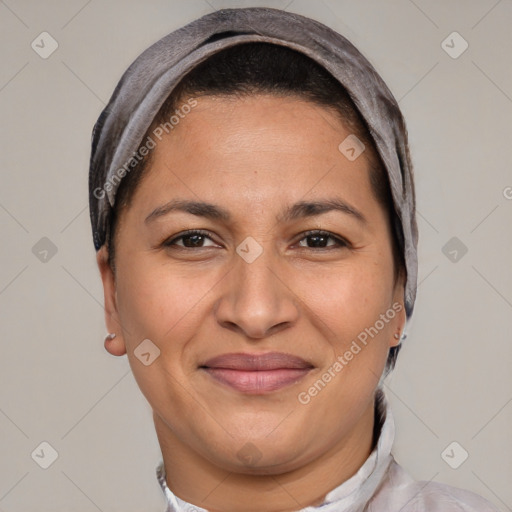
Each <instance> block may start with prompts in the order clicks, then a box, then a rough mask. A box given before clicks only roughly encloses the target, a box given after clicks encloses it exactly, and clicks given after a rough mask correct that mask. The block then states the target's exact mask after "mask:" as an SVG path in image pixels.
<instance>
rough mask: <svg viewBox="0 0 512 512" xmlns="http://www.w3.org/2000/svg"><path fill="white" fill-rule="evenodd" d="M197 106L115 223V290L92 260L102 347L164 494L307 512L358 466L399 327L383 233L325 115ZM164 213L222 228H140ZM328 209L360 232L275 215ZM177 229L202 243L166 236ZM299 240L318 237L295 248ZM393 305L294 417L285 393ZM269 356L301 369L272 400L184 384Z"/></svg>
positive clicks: (236, 101) (289, 102)
mask: <svg viewBox="0 0 512 512" xmlns="http://www.w3.org/2000/svg"><path fill="white" fill-rule="evenodd" d="M197 100H198V105H197V107H195V108H194V109H193V110H192V111H191V112H190V113H189V114H188V115H187V116H186V117H185V118H184V119H182V120H181V121H180V123H179V124H178V125H177V126H176V127H175V128H174V130H173V131H172V132H170V134H169V135H166V136H165V138H163V139H162V141H161V142H160V143H159V144H158V145H157V147H156V148H155V149H154V152H155V153H154V154H153V157H154V158H153V161H152V164H151V167H150V168H149V170H148V174H147V175H146V176H145V177H144V179H143V180H142V182H141V183H140V184H139V186H138V188H137V190H136V191H135V194H134V197H133V202H132V204H131V205H130V207H129V208H128V209H127V210H126V211H125V212H123V215H122V217H121V222H120V225H119V231H118V236H117V238H116V275H115V276H114V274H113V272H112V270H111V269H110V267H109V265H108V264H107V252H106V248H105V246H104V247H102V248H101V249H100V251H99V252H98V254H97V262H98V266H99V269H100V273H101V277H102V281H103V286H104V295H105V318H106V324H107V328H108V331H109V332H115V333H116V334H117V336H116V338H115V339H114V340H112V341H108V342H106V343H105V348H106V350H107V351H108V352H109V353H111V354H113V355H116V356H122V355H124V354H127V355H128V360H129V363H130V365H131V368H132V371H133V374H134V377H135V379H136V381H137V383H138V385H139V387H140V389H141V391H142V393H143V394H144V396H145V397H146V399H147V400H148V402H149V404H150V405H151V407H152V409H153V419H154V422H155V428H156V432H157V436H158V440H159V443H160V446H161V450H162V456H163V460H164V464H165V469H166V472H167V484H168V486H169V488H170V489H171V490H172V491H173V492H174V493H175V494H176V495H177V496H179V497H180V498H182V499H184V500H186V501H188V502H190V503H192V504H194V505H197V506H200V507H203V508H205V509H207V510H209V511H213V512H226V511H233V510H236V511H237V512H253V511H254V512H256V511H258V512H262V511H267V512H278V511H279V512H283V511H294V510H299V509H301V508H304V507H306V506H308V505H318V504H320V503H321V502H322V500H323V498H324V497H325V495H326V494H327V493H328V492H329V491H330V490H332V489H333V488H335V487H336V486H338V485H339V484H341V483H342V482H344V481H345V480H347V479H348V478H350V477H351V476H353V475H354V474H355V472H356V471H357V470H358V469H359V467H360V466H361V465H362V464H363V462H364V461H365V460H366V458H367V457H368V455H369V454H370V452H371V448H372V432H373V424H374V393H375V390H376V386H377V384H378V381H379V378H380V376H381V374H382V372H383V370H384V367H385V363H386V358H387V355H388V350H389V348H390V347H392V346H395V345H397V344H398V343H399V341H397V339H395V337H394V334H395V333H400V332H401V331H402V330H403V327H404V324H405V310H404V307H403V306H404V303H403V300H404V279H403V276H400V278H399V279H398V280H397V282H396V284H395V280H394V274H393V257H392V245H391V244H392V238H391V231H390V229H391V228H390V225H389V221H388V217H387V214H386V212H385V211H384V209H383V207H382V206H381V205H380V203H378V201H377V199H376V198H375V196H374V194H373V192H372V189H371V185H370V181H369V171H368V159H367V156H366V154H365V153H363V154H362V155H361V156H360V157H359V158H357V159H356V160H355V161H352V162H351V161H349V160H348V159H347V158H346V157H345V156H344V155H343V154H342V153H341V152H340V151H339V149H338V146H339V144H340V143H341V142H342V141H343V140H344V139H345V138H346V137H347V136H348V135H350V132H349V131H348V130H347V129H346V128H345V126H344V125H343V124H342V123H341V121H340V120H339V118H338V116H337V115H336V114H335V113H334V112H333V111H331V110H329V109H328V108H326V107H322V106H318V105H315V104H313V103H310V102H307V101H303V100H301V99H299V98H295V97H288V98H282V97H277V96H272V95H263V94H261V95H256V96H251V97H248V98H243V99H241V98H235V97H211V96H204V97H199V98H197ZM178 198H179V199H183V200H192V201H202V202H208V203H212V204H214V205H217V206H219V207H222V208H224V209H226V210H228V212H229V214H230V220H224V219H219V218H217V219H215V218H209V217H205V216H197V215H194V214H191V213H187V212H182V211H171V212H169V213H167V214H166V215H162V216H158V217H154V218H153V219H152V220H148V221H147V222H145V219H146V218H147V217H148V215H150V213H151V212H153V211H154V210H155V209H156V208H157V207H160V206H162V205H164V204H166V203H167V202H168V201H170V200H172V199H178ZM333 198H337V199H341V200H343V201H344V202H345V203H347V204H349V205H350V206H351V207H352V208H354V209H357V210H358V211H359V212H360V213H361V214H362V215H363V216H364V218H365V222H362V221H361V220H359V219H358V218H356V216H354V215H351V214H347V213H345V212H342V211H338V210H331V211H328V212H324V213H321V214H318V215H315V216H311V217H310V216H307V217H302V218H296V219H294V220H289V219H288V220H286V219H283V218H280V217H279V216H280V215H281V216H282V214H283V212H284V211H285V210H286V208H288V207H289V206H291V205H293V204H294V203H296V202H298V201H308V202H310V201H320V200H326V199H333ZM189 229H200V230H207V231H208V232H210V233H211V237H208V236H206V237H199V238H198V237H194V236H192V237H188V238H186V237H185V238H179V235H182V234H183V231H186V230H189ZM316 229H321V230H325V231H328V232H329V233H330V234H332V236H333V237H334V238H330V237H325V238H322V237H318V236H316V235H313V236H308V237H305V235H304V232H305V231H308V230H316ZM247 237H252V238H253V239H254V240H255V241H256V242H257V243H258V244H259V245H260V246H261V247H262V249H263V252H262V254H261V255H260V256H259V257H257V258H256V259H255V260H254V261H253V262H252V263H248V262H247V261H246V260H245V259H243V258H242V257H241V256H240V255H239V254H238V253H237V251H236V249H237V247H238V246H239V245H240V244H241V243H242V242H243V241H244V240H245V239H246V238H247ZM337 238H338V239H341V240H342V242H340V243H337V241H336V239H337ZM343 240H344V241H345V242H344V243H343ZM166 241H167V242H171V243H170V244H169V245H168V246H165V245H163V244H164V243H165V242H166ZM394 303H395V304H396V303H399V304H400V305H401V311H400V312H399V313H397V314H396V315H395V316H394V318H393V319H392V320H389V322H387V323H386V324H385V326H384V328H383V329H382V330H380V331H379V333H378V335H376V336H375V337H373V338H372V339H370V340H371V341H370V342H369V343H368V344H367V346H366V347H364V348H363V350H361V352H359V353H358V354H357V355H355V356H354V358H353V359H352V360H351V361H350V362H349V364H347V365H346V366H345V367H344V368H343V370H342V371H340V372H339V373H337V374H336V376H335V377H334V378H332V380H331V381H330V382H329V383H328V384H327V385H326V386H325V387H324V388H323V389H322V390H321V391H320V392H318V394H317V395H316V396H314V397H312V398H311V400H310V402H309V403H307V404H302V403H300V402H299V400H298V396H299V393H301V392H304V391H306V392H307V391H308V389H309V388H310V387H311V386H312V385H313V384H314V383H315V382H316V381H318V379H319V378H321V377H322V375H323V374H324V373H325V372H326V371H327V369H328V368H329V367H332V365H333V363H334V361H335V359H336V357H338V356H342V355H343V354H344V353H345V352H346V350H347V349H348V348H349V346H350V344H351V343H352V341H353V340H354V339H356V338H357V336H358V334H359V333H361V332H362V331H364V330H365V328H368V327H370V326H373V325H374V324H375V322H376V321H377V320H378V319H379V318H380V315H381V314H383V313H386V311H388V310H390V308H392V305H393V304H394ZM145 339H150V340H151V341H152V342H153V343H154V344H155V345H156V346H157V347H158V348H159V349H160V356H159V357H157V358H156V359H155V360H154V361H153V362H152V363H151V364H150V365H148V366H145V365H144V364H142V363H141V361H140V360H139V359H138V358H137V357H136V356H135V354H134V350H135V349H136V348H137V346H138V345H139V344H140V343H141V342H142V340H145ZM275 351H277V352H285V353H288V354H293V355H295V356H299V357H301V358H302V359H304V360H306V361H308V362H309V363H310V364H311V365H312V366H313V369H312V370H311V371H310V372H309V373H308V374H307V375H306V376H305V377H303V378H302V379H301V380H299V381H298V382H295V383H292V384H290V385H288V386H286V387H284V388H282V389H279V390H277V391H273V392H270V393H262V394H251V395H248V394H244V393H242V392H239V391H235V390H234V389H232V388H230V387H228V386H226V385H224V384H222V383H220V382H218V381H216V380H214V379H213V378H211V377H210V376H209V375H208V374H207V373H206V372H205V371H204V370H203V369H201V368H200V366H201V364H203V363H204V362H205V361H207V360H208V359H210V358H212V357H214V356H218V355H221V354H226V353H234V352H244V353H251V354H263V353H266V352H275ZM240 450H242V451H240ZM240 454H245V455H247V454H249V457H248V458H247V457H242V456H241V455H240Z"/></svg>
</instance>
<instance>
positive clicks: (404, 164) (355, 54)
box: [89, 7, 418, 317]
mask: <svg viewBox="0 0 512 512" xmlns="http://www.w3.org/2000/svg"><path fill="white" fill-rule="evenodd" d="M246 42H267V43H274V44H277V45H282V46H287V47H289V48H291V49H294V50H296V51H299V52H301V53H303V54H305V55H307V56H308V57H310V58H311V59H313V60H314V61H316V62H317V63H319V64H320V65H322V66H323V67H324V68H325V69H326V70H327V71H329V72H330V73H331V74H332V75H333V76H334V77H335V78H336V79H337V80H338V81H339V82H340V83H341V84H342V85H343V86H344V87H345V89H346V90H347V92H348V93H349V95H350V97H351V98H352V100H353V102H354V104H355V105H356V107H357V109H358V110H359V112H360V114H361V115H362V117H363V119H364V120H365V121H366V123H367V125H368V127H369V130H370V134H371V136H372V137H373V140H374V141H375V145H376V148H377V151H378V153H379V155H380V157H381V159H382V162H383V164H384V166H385V168H386V170H387V172H388V176H389V180H390V184H391V192H392V196H393V202H394V206H395V211H396V214H397V215H396V218H395V223H396V224H397V227H398V228H399V229H398V233H399V242H400V245H401V249H402V251H403V254H404V258H405V263H406V270H407V282H406V288H405V299H404V300H405V309H406V313H407V317H410V316H411V314H412V311H413V307H414V301H415V298H416V286H417V274H418V269H417V267H418V262H417V242H418V232H417V225H416V216H415V192H414V184H413V180H412V168H411V164H410V159H409V154H408V148H407V132H406V128H405V122H404V120H403V117H402V114H401V112H400V109H399V107H398V104H397V102H396V100H395V98H394V97H393V95H392V93H391V92H390V90H389V89H388V87H387V86H386V84H385V83H384V81H383V80H382V79H381V78H380V76H379V75H378V74H377V72H376V71H375V69H374V68H373V67H372V65H371V64H370V63H369V62H368V60H366V58H365V57H364V56H363V55H362V54H361V53H360V52H359V51H358V50H357V49H356V48H355V47H354V46H353V45H352V44H351V43H350V42H349V41H348V40H347V39H345V38H344V37H343V36H341V35H340V34H338V33H337V32H335V31H333V30H331V29H330V28H329V27H327V26H325V25H323V24H321V23H319V22H317V21H314V20H312V19H309V18H306V17H304V16H300V15H298V14H294V13H290V12H286V11H280V10H277V9H271V8H257V7H253V8H241V9H223V10H220V11H216V12H214V13H212V14H208V15H206V16H203V17H202V18H199V19H197V20H195V21H193V22H191V23H189V24H188V25H186V26H184V27H182V28H180V29H179V30H176V31H175V32H172V33H171V34H169V35H167V36H165V37H164V38H162V39H160V40H159V41H158V42H156V43H155V44H153V45H152V46H151V47H149V48H148V49H147V50H145V51H144V52H143V53H142V54H141V55H140V56H139V57H138V58H137V59H136V60H135V61H134V62H133V63H132V64H131V66H130V67H129V68H128V69H127V70H126V72H125V73H124V75H123V76H122V78H121V80H120V81H119V83H118V85H117V87H116V89H115V91H114V93H113V94H112V97H111V99H110V101H109V103H108V105H107V106H106V108H105V109H104V110H103V112H102V113H101V115H100V117H99V119H98V121H97V122H96V125H95V126H94V130H93V136H92V152H91V160H90V172H89V207H90V215H91V223H92V231H93V238H94V246H95V248H96V250H99V248H100V247H101V246H102V245H103V244H104V243H105V241H106V234H107V227H108V225H109V222H110V215H111V212H112V207H113V205H114V201H115V196H116V192H117V190H118V188H119V183H120V182H121V179H122V178H123V176H125V175H126V174H127V173H128V172H130V170H131V168H130V166H132V165H134V164H135V163H136V161H135V160H134V154H135V153H136V151H137V149H138V147H139V145H140V143H141V142H142V140H143V138H144V135H145V134H146V131H147V129H148V128H149V127H150V125H151V123H152V121H153V119H154V117H155V116H156V114H157V113H158V111H159V109H160V107H161V106H162V104H163V103H164V102H165V100H166V99H167V97H168V96H169V94H170V93H171V91H172V90H173V89H174V87H175V86H176V85H177V83H178V82H179V81H180V80H181V78H183V76H184V75H185V74H186V73H187V72H189V71H190V70H191V69H192V68H194V67H195V66H196V65H197V64H199V63H200V62H202V61H204V60H206V59H207V58H208V57H210V56H211V55H212V54H214V53H216V52H218V51H220V50H222V49H224V48H228V47H230V46H233V45H236V44H240V43H246ZM402 234H403V236H402Z"/></svg>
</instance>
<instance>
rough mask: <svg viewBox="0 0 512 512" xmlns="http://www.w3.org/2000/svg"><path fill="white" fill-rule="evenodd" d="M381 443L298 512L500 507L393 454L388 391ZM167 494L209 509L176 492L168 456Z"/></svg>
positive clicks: (476, 511) (381, 410) (160, 469)
mask: <svg viewBox="0 0 512 512" xmlns="http://www.w3.org/2000/svg"><path fill="white" fill-rule="evenodd" d="M375 412H376V416H375V418H376V423H377V431H378V437H377V443H376V445H375V448H374V449H373V451H372V453H371V454H370V456H369V457H368V458H367V459H366V461H365V462H364V463H363V465H362V466H361V467H360V468H359V470H358V471H357V473H356V474H355V475H353V476H352V477H351V478H349V479H348V480H346V481H345V482H343V483H342V484H341V485H339V486H338V487H336V488H335V489H333V490H332V491H330V492H329V493H327V495H326V496H325V499H324V502H323V503H322V505H318V506H310V507H306V508H304V509H301V510H299V511H297V512H427V511H428V512H499V510H498V509H497V508H496V507H495V506H494V505H492V504H491V503H489V502H488V501H486V500H485V499H484V498H482V497H480V496H478V495H477V494H475V493H473V492H470V491H466V490H463V489H458V488H456V487H452V486H450V485H446V484H442V483H438V482H432V481H430V482H427V481H416V480H414V479H413V478H412V477H411V476H410V474H409V473H407V471H405V470H404V469H403V468H402V467H401V466H400V465H399V464H398V463H397V462H396V461H395V459H394V458H393V456H392V455H391V448H392V446H393V442H394V437H395V424H394V420H393V416H392V414H391V409H390V406H389V403H388V402H387V400H386V399H385V395H384V391H383V390H382V389H380V388H379V389H378V390H377V394H376V400H375ZM156 474H157V479H158V482H159V484H160V486H161V488H162V491H163V492H164V495H165V498H166V500H167V508H166V509H165V512H191V511H193V512H208V511H207V510H206V509H204V508H201V507H199V506H198V505H192V504H191V503H188V502H186V501H184V500H182V499H180V498H178V497H177V496H175V495H174V494H173V492H172V491H171V490H170V489H169V487H168V486H167V483H166V480H165V474H166V473H165V467H164V463H163V460H162V461H161V462H160V463H159V464H158V466H157V468H156Z"/></svg>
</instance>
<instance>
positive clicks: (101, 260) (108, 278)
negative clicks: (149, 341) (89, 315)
mask: <svg viewBox="0 0 512 512" xmlns="http://www.w3.org/2000/svg"><path fill="white" fill-rule="evenodd" d="M96 262H97V263H98V268H99V271H100V274H101V280H102V282H103V295H104V300H105V325H106V327H107V331H108V332H109V333H115V334H116V337H115V338H114V339H113V340H106V341H105V350H106V351H107V352H109V353H110V354H112V355H113V356H122V355H124V354H126V345H125V342H124V338H123V330H122V328H121V322H120V320H119V313H118V310H117V290H116V282H115V276H114V272H113V271H112V268H111V267H110V265H109V263H108V250H107V248H106V246H105V245H103V246H102V247H101V248H100V249H99V251H98V252H97V253H96Z"/></svg>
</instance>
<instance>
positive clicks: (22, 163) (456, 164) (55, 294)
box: [0, 0, 512, 512]
mask: <svg viewBox="0 0 512 512" xmlns="http://www.w3.org/2000/svg"><path fill="white" fill-rule="evenodd" d="M249 5H251V6H257V5H265V6H271V7H278V8H286V9H287V10H290V11H293V12H297V13H300V14H304V15H307V16H310V17H313V18H316V19H318V20H319V21H321V22H323V23H325V24H327V25H328V26H330V27H332V28H334V29H336V30H338V31H339V32H341V33H342V34H344V35H345V36H347V37H348V38H349V39H350V40H351V41H352V42H353V43H354V44H355V45H356V46H357V47H358V48H359V49H360V50H361V51H362V52H363V53H364V54H365V55H366V56H367V57H368V58H369V59H370V60H371V62H372V63H373V64H374V65H375V67H376V68H377V70H378V71H379V72H380V73H381V74H382V76H383V78H384V80H386V82H387V83H388V84H389V86H390V88H391V90H392V91H393V93H394V94H395V96H396V97H397V99H399V102H400V105H401V107H402V109H403V112H404V114H405V117H406V119H407V121H408V127H409V132H410V138H411V149H412V154H413V160H414V163H415V172H416V184H417V194H418V223H419V229H420V246H419V255H420V257H419V260H420V278H419V282H420V284H419V288H418V299H417V302H416V309H415V314H414V316H413V320H412V323H411V324H410V325H409V327H408V338H407V340H406V341H405V348H404V350H403V351H402V353H401V354H400V357H399V360H398V365H397V368H396V370H395V372H394V374H393V375H392V376H391V377H390V378H389V379H388V380H387V384H386V390H387V395H388V397H389V399H390V401H391V403H392V407H393V411H394V416H395V421H396V425H397V439H396V444H395V449H394V453H395V456H396V458H397V460H398V461H399V462H400V463H401V464H402V465H404V466H405V467H406V468H408V469H409V471H410V472H411V473H412V474H413V475H414V477H416V478H418V479H424V480H435V481H440V482H446V483H449V484H452V485H455V486H459V487H464V488H467V489H470V490H473V491H475V492H477V493H479V494H481V495H483V496H485V497H487V498H488V499H489V500H491V501H493V502H494V503H496V504H497V505H498V506H499V507H500V508H501V510H512V488H511V486H510V482H511V478H512V463H511V460H512V458H511V456H510V455H511V447H512V440H511V436H510V431H511V420H512V403H511V402H512V372H511V371H510V363H511V360H512V357H511V356H512V348H511V347H512V343H511V331H512V314H511V313H512V309H511V308H512V271H511V262H512V234H511V233H512V231H511V220H512V199H510V198H512V188H511V187H512V172H511V159H510V149H511V147H512V135H511V133H512V131H511V129H510V124H511V121H512V65H511V64H512V59H511V52H512V33H511V30H510V27H511V26H512V2H511V0H501V1H496V0H473V1H469V0H468V1H462V0H459V1H456V0H450V1H445V0H437V1H426V0H414V2H413V1H410V0H386V1H377V0H373V1H369V0H366V1H356V0H346V1H345V0H324V1H301V0H295V1H293V2H290V0H285V1H274V2H272V1H267V2H255V1H251V2H226V1H214V0H209V1H208V2H207V1H203V0H201V1H199V0H197V1H186V2H185V1H169V0H166V1H164V0H151V1H147V2H142V1H138V2H137V1H134V0H132V1H120V0H115V1H114V0H112V1H100V0H92V1H88V2H87V1H84V0H72V1H63V0H60V1H59V0H54V1H36V0H33V1H22V0H18V1H16V0H5V1H0V52H1V63H2V65H1V66H0V119H1V133H0V141H1V144H2V151H1V166H0V168H1V172H2V186H1V189H0V222H1V234H2V243H1V245H0V258H1V265H0V315H1V324H0V325H1V327H0V329H1V331H0V336H1V358H0V378H1V386H0V433H1V436H0V439H1V441H0V442H1V452H0V453H1V455H0V511H3V512H30V511H35V510H37V511H38V512H45V511H51V512H56V511H67V512H72V511H80V512H94V511H98V510H100V511H103V512H107V511H121V510H123V511H124V512H132V511H133V512H135V511H140V510H145V511H156V512H157V511H162V510H163V509H164V498H163V495H162V493H161V491H160V488H159V486H158V483H157V480H156V477H155V467H156V465H157V463H158V462H159V460H160V450H159V446H158V443H157V441H156V435H155V433H154V429H153V423H152V417H151V410H150V408H149V405H148V404H147V403H146V401H145V399H144V397H143V396H142V394H141V393H140V391H139V389H138V387H137V385H136V383H135V381H134V379H133V377H132V374H131V371H130V368H129V365H128V362H127V359H126V356H125V357H122V358H115V357H112V356H110V355H109V354H108V353H107V352H106V351H105V350H104V348H103V337H104V335H105V326H104V321H103V309H102V304H103V295H102V288H101V281H100V278H99V274H98V272H97V269H96V263H95V252H94V247H93V242H92V236H91V231H90V224H89V214H88V207H87V204H88V203H87V172H88V158H89V150H90V138H91V130H92V126H93V124H94V122H95V120H96V119H97V117H98V115H99V113H100V111H101V109H102V108H103V106H104V105H105V103H106V102H107V100H108V98H109V97H110V94H111V93H112V91H113V88H114V86H115V84H116V83H117V81H118V79H119V78H120V76H121V74H122V72H123V71H124V70H125V69H126V67H127V66H128V65H129V64H130V63H131V62H132V60H133V59H134V58H135V57H136V56H137V55H138V54H139V53H140V52H141V51H142V50H144V49H145V48H146V47H147V46H149V45H150V44H151V43H153V42H155V41H156V40H158V39H159V38H160V37H162V36H164V35H165V34H167V33H168V32H171V31H172V30H174V29H176V28H178V27H180V26H182V25H184V24H185V23H187V22H189V21H191V20H193V19H194V18H196V17H199V16H200V15H203V14H206V13H209V12H211V11H212V10H214V9H219V8H222V7H238V6H249ZM43 31H47V32H49V33H50V34H51V35H52V37H53V38H54V39H55V40H56V41H57V42H58V45H59V47H58V49H57V50H56V51H55V52H54V53H53V54H52V55H51V56H50V57H49V58H47V59H43V58H41V57H40V56H39V55H38V54H37V53H36V52H35V51H34V50H33V49H32V48H31V43H32V41H33V40H34V39H36V38H37V36H39V34H40V33H41V32H43ZM453 31H457V32H458V33H459V34H460V35H461V36H462V37H463V38H464V39H465V40H466V41H467V42H468V43H469V48H468V49H467V50H466V51H465V52H464V53H463V54H462V55H460V56H459V57H458V58H456V59H454V58H452V57H450V56H449V55H448V54H447V53H446V52H445V51H444V49H443V48H442V46H441V43H442V41H443V40H445V38H446V37H447V36H448V35H449V34H451V33H452V32H453ZM449 44H451V45H452V46H453V45H455V49H457V48H460V46H457V45H458V44H459V42H454V43H453V44H452V43H449ZM507 187H509V188H507ZM507 197H508V198H507ZM42 237H47V238H49V239H50V240H51V241H52V242H53V244H55V246H56V248H57V252H56V254H55V255H53V256H51V253H49V255H48V256H47V261H46V262H44V261H41V260H40V258H43V259H44V255H43V254H39V257H36V255H35V254H34V253H33V251H32V248H33V247H34V245H35V244H36V243H37V242H38V241H39V240H40V239H41V238H42ZM452 237H457V238H458V239H459V240H460V242H461V243H463V244H464V245H465V246H466V247H467V249H468V252H467V253H466V254H465V255H463V256H462V257H460V256H461V254H462V252H461V251H460V248H459V249H458V248H456V250H457V251H458V252H457V258H458V261H456V262H454V261H451V260H450V258H449V257H447V256H446V255H445V254H444V253H443V251H442V248H443V246H444V245H445V244H446V243H447V242H448V241H449V240H450V239H451V238H452ZM41 243H44V242H41ZM36 247H38V246H36ZM448 249H449V250H452V248H451V247H449V248H448ZM36 252H37V251H36ZM445 252H446V253H447V254H448V255H449V256H450V257H452V258H453V256H454V253H452V255H450V254H449V251H448V250H445ZM50 256H51V257H50ZM43 441H46V442H48V443H50V445H52V446H53V447H54V449H55V450H56V451H57V452H58V458H57V460H56V461H55V462H54V463H53V464H52V465H51V466H50V467H49V468H48V469H42V468H41V467H39V465H38V464H36V462H34V460H33V459H32V458H31V453H32V452H33V451H34V450H35V449H36V448H37V447H38V446H39V445H40V443H41V442H43ZM452 441H457V442H458V443H460V445H461V446H463V447H464V448H465V449H466V450H467V451H468V453H469V458H468V459H467V460H466V461H465V462H464V463H463V464H462V465H461V466H460V467H459V468H458V469H452V468H450V467H449V466H448V465H447V464H446V463H445V461H444V460H443V459H442V458H441V453H442V452H443V450H444V449H445V448H446V447H447V446H448V445H449V444H450V443H451V442H452ZM46 453H48V452H46ZM455 456H457V457H458V456H459V454H457V453H455Z"/></svg>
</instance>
